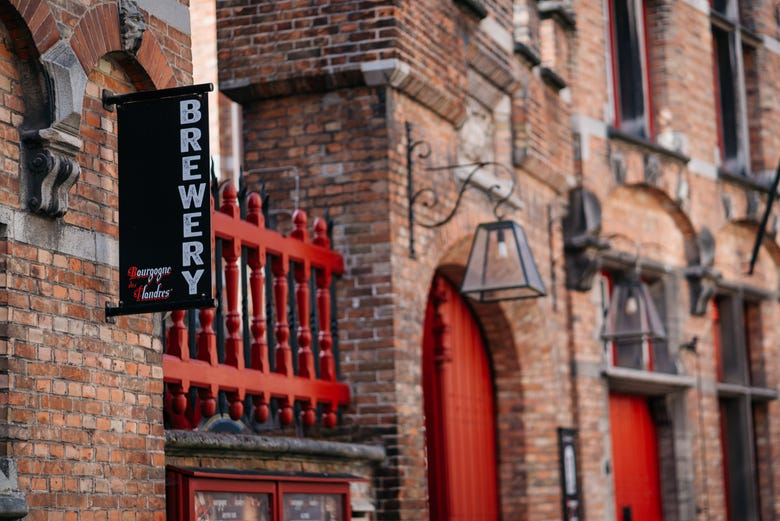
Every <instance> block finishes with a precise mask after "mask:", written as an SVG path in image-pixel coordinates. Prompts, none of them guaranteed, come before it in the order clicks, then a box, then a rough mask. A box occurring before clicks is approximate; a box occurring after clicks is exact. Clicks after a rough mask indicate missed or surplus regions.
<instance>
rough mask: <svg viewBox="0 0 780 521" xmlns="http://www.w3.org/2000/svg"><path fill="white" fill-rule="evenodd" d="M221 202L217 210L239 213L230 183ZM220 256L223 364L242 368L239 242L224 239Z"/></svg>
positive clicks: (234, 215)
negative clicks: (223, 307) (222, 264)
mask: <svg viewBox="0 0 780 521" xmlns="http://www.w3.org/2000/svg"><path fill="white" fill-rule="evenodd" d="M222 198H223V203H222V206H221V207H220V208H219V211H220V212H222V213H225V214H228V215H230V216H231V217H233V218H234V219H235V218H237V217H238V216H239V215H240V210H239V207H238V198H237V194H236V189H235V187H234V186H233V184H232V183H228V184H227V186H226V187H225V190H224V191H223V192H222ZM222 257H223V258H224V259H225V301H226V302H225V304H226V307H227V310H226V312H225V327H226V329H227V338H226V339H225V364H227V365H231V366H233V367H236V368H238V369H239V370H241V369H243V368H244V349H243V345H242V339H241V335H240V334H239V332H238V330H239V328H240V327H241V313H240V312H239V311H238V272H239V269H238V259H239V258H241V242H240V241H239V240H236V239H233V240H230V241H224V243H223V245H222Z"/></svg>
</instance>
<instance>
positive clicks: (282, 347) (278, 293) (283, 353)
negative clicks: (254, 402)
mask: <svg viewBox="0 0 780 521" xmlns="http://www.w3.org/2000/svg"><path fill="white" fill-rule="evenodd" d="M289 269H290V268H289V261H288V260H287V257H286V256H282V257H274V258H273V260H272V261H271V272H272V273H273V276H274V307H275V309H276V324H275V325H274V333H275V335H276V350H275V352H274V361H275V364H276V372H277V373H280V374H283V375H286V376H288V377H291V376H293V367H292V351H291V350H290V344H289V339H290V325H289V324H288V323H287V273H289ZM292 420H293V412H292V401H291V399H290V398H289V397H287V398H283V399H281V400H280V401H279V421H280V422H281V423H282V425H289V424H290V423H292Z"/></svg>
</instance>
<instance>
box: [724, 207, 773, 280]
mask: <svg viewBox="0 0 780 521" xmlns="http://www.w3.org/2000/svg"><path fill="white" fill-rule="evenodd" d="M758 228H759V225H758V224H756V223H755V222H754V221H752V220H740V221H733V222H729V223H726V224H724V226H722V227H721V228H719V229H718V230H717V233H716V234H715V248H716V255H715V268H716V269H717V270H718V271H719V272H721V273H722V274H723V277H724V278H725V279H727V280H731V281H734V282H738V283H742V284H745V285H748V286H753V287H756V288H765V289H767V290H769V291H778V290H780V246H778V244H777V242H776V241H775V240H773V239H772V238H767V237H765V238H764V241H763V243H762V244H761V246H760V248H759V254H758V259H757V262H756V265H755V268H754V270H753V274H752V275H749V274H748V269H749V263H750V257H751V255H752V250H753V246H754V244H755V239H756V235H757V234H758Z"/></svg>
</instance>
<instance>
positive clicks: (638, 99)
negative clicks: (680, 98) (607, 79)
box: [610, 0, 651, 139]
mask: <svg viewBox="0 0 780 521" xmlns="http://www.w3.org/2000/svg"><path fill="white" fill-rule="evenodd" d="M610 3H611V16H612V21H611V23H612V49H613V56H614V58H613V59H614V63H613V68H614V74H615V90H616V92H615V96H616V103H615V108H616V113H617V114H616V116H617V117H616V126H617V127H618V128H619V129H620V130H621V131H623V132H625V133H627V134H630V135H633V136H636V137H640V138H644V139H649V138H650V137H651V136H650V118H649V111H648V105H649V92H648V89H647V85H648V79H647V75H648V71H647V67H646V58H647V55H646V49H645V38H644V35H645V16H644V15H645V13H644V3H643V2H641V1H638V0H612V1H611V2H610Z"/></svg>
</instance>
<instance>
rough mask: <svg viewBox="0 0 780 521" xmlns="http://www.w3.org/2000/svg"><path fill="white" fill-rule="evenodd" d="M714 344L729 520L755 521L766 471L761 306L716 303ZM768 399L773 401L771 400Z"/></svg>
mask: <svg viewBox="0 0 780 521" xmlns="http://www.w3.org/2000/svg"><path fill="white" fill-rule="evenodd" d="M713 311H714V313H713V316H714V320H715V330H714V340H715V342H714V344H715V361H716V365H717V377H718V384H717V388H718V394H719V398H718V402H719V407H720V442H721V452H722V457H723V487H724V497H725V499H726V510H727V520H728V521H758V520H759V519H761V515H760V512H759V509H760V502H759V497H758V495H759V494H758V490H759V487H760V485H761V484H762V478H765V477H766V475H767V473H768V472H771V470H770V469H768V467H767V466H766V464H764V463H763V461H764V460H766V459H767V457H768V450H769V446H768V444H769V437H768V436H767V435H766V432H767V431H766V429H767V425H768V424H767V414H766V411H767V408H766V402H763V401H761V398H759V397H760V396H761V395H762V393H763V394H766V391H770V394H771V390H768V389H765V388H763V387H760V386H764V385H766V382H765V375H764V372H763V367H764V360H763V357H762V354H761V343H762V342H761V330H762V326H761V306H760V302H758V301H748V300H745V299H744V298H743V297H742V296H741V295H739V294H736V295H721V296H719V297H717V298H716V300H715V303H714V310H713ZM769 399H772V398H769Z"/></svg>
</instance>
